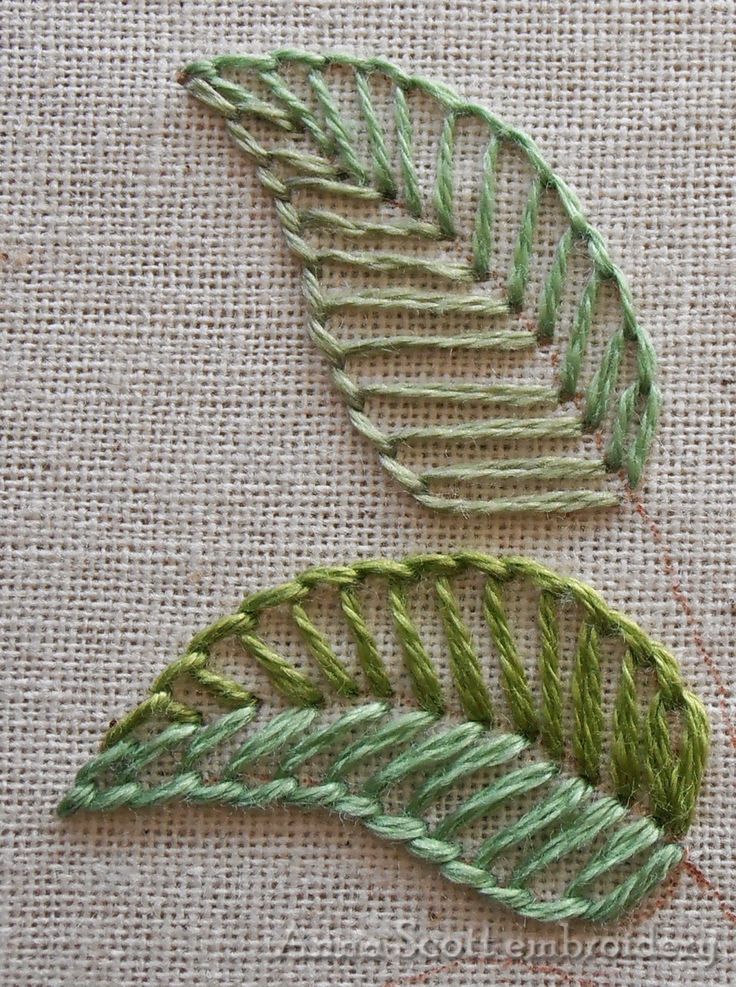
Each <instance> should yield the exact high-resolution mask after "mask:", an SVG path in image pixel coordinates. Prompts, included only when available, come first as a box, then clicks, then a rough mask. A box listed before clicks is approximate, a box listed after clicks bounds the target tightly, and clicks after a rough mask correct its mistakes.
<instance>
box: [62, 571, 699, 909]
mask: <svg viewBox="0 0 736 987" xmlns="http://www.w3.org/2000/svg"><path fill="white" fill-rule="evenodd" d="M422 594H424V595H423V596H422ZM522 598H526V599H527V600H528V602H529V607H530V608H531V610H532V611H535V616H534V618H533V620H534V622H535V623H536V625H537V629H538V634H537V645H536V649H535V657H534V658H533V660H532V659H530V658H528V657H527V655H528V653H529V652H530V651H531V647H530V645H529V640H530V635H529V631H530V627H522V626H519V628H518V629H516V630H515V629H512V620H511V618H510V616H509V614H510V612H511V611H512V609H513V607H514V605H515V604H517V605H518V601H519V600H520V599H522ZM330 614H331V617H330ZM275 616H278V617H279V618H280V620H281V622H282V625H283V626H282V639H283V641H285V642H290V643H291V647H292V649H293V648H294V646H295V642H297V641H298V642H301V646H300V648H299V649H297V654H296V655H293V656H292V655H290V654H287V653H286V650H287V649H286V646H285V645H282V646H277V645H275V644H274V643H273V642H272V641H271V637H272V635H273V631H270V630H268V629H267V628H268V627H269V625H270V621H271V618H273V617H275ZM382 618H387V620H384V621H383V623H382ZM432 618H435V620H436V623H435V625H434V628H435V629H434V631H433V630H432V629H431V626H430V625H431V621H432ZM387 628H390V629H391V634H389V633H388V632H387ZM484 635H485V637H484ZM440 639H441V640H442V641H443V642H444V644H443V646H442V650H441V653H440V658H439V660H438V659H437V658H436V657H434V655H433V652H434V651H437V650H438V641H439V640H440ZM379 640H380V641H382V644H379ZM225 641H229V642H231V643H236V644H237V647H238V651H239V652H240V653H241V654H242V652H243V651H244V652H245V654H246V655H247V657H248V659H249V662H248V672H247V674H246V675H239V678H242V679H243V681H242V682H241V681H235V680H234V679H233V678H231V677H229V676H226V675H225V674H223V672H222V671H221V670H219V666H220V665H221V664H223V663H224V662H225V659H223V658H222V656H221V654H220V652H221V648H222V644H223V642H225ZM571 642H572V647H570V646H569V645H570V643H571ZM609 666H611V667H609ZM612 669H613V671H614V672H616V673H617V674H614V676H613V678H612V679H611V677H610V675H609V673H610V671H611V670H612ZM259 681H260V686H259V685H258V683H259ZM187 683H189V685H190V686H191V685H192V684H194V686H196V688H197V690H198V697H199V698H198V700H197V702H196V704H195V703H192V702H191V701H186V700H185V699H184V698H183V697H182V695H181V691H182V688H183V687H184V686H185V685H186V684H187ZM255 688H257V689H259V692H260V698H259V699H257V698H256V694H255V692H254V691H253V690H254V689H255ZM375 696H378V697H380V700H379V701H376V700H375V699H374V698H373V697H375ZM283 700H286V703H287V705H286V708H284V706H283ZM212 703H214V706H215V710H214V711H213V710H212V708H211V707H212ZM222 707H225V709H226V710H227V711H225V712H223V711H222ZM707 748H708V725H707V720H706V717H705V713H704V710H703V708H702V706H701V704H700V702H699V701H698V699H697V698H696V697H695V696H694V695H693V694H692V693H691V692H689V691H688V690H687V689H686V688H685V686H684V685H683V683H682V680H681V678H680V674H679V670H678V668H677V665H676V663H675V660H674V659H673V658H672V656H671V655H670V654H669V653H668V652H667V651H666V650H665V649H664V648H663V647H662V646H661V645H659V644H656V643H655V642H653V641H651V640H650V639H649V638H648V637H647V636H646V635H645V634H644V633H643V632H642V631H641V630H640V629H639V628H638V627H637V626H636V625H635V624H633V623H632V622H631V621H630V620H628V619H627V618H626V617H624V616H623V615H621V614H619V613H617V612H615V611H613V610H611V609H610V608H609V607H607V606H606V604H605V603H604V602H603V600H602V599H601V598H600V597H599V596H598V595H597V593H595V591H594V590H593V589H591V588H590V587H589V586H586V585H585V584H583V583H580V582H578V581H577V580H574V579H569V578H563V577H560V576H557V575H555V574H554V573H553V572H551V571H549V570H548V569H545V568H544V567H542V566H540V565H538V564H537V563H535V562H532V561H530V560H528V559H523V558H490V557H487V556H482V555H477V554H473V553H462V554H458V555H454V556H446V555H433V556H418V557H414V558H408V559H405V560H404V561H400V562H392V561H387V560H372V561H362V562H357V563H355V564H354V565H350V566H338V567H334V568H317V569H312V570H309V571H307V572H305V573H303V574H302V575H301V576H299V577H297V578H295V579H294V580H292V581H291V582H288V583H286V584H284V585H283V586H278V587H275V588H273V589H267V590H263V591H261V592H258V593H255V594H253V595H252V596H249V597H248V598H247V599H246V600H245V601H244V602H243V604H242V606H241V607H240V609H239V610H238V611H237V613H235V614H233V615H231V616H228V617H225V618H222V619H221V620H219V621H217V622H216V623H215V624H213V625H212V626H211V627H209V628H207V629H206V630H204V631H202V632H201V633H200V634H197V635H196V636H195V637H194V639H193V640H192V641H191V642H190V645H189V647H188V648H187V650H186V652H185V654H184V655H183V656H182V657H180V658H179V659H177V660H176V661H175V662H174V663H173V664H171V665H170V666H169V667H168V668H167V669H166V670H165V671H164V672H163V673H162V674H161V675H159V676H158V678H157V679H156V681H155V682H154V683H153V686H152V687H151V691H150V694H149V696H148V698H147V699H146V700H145V701H144V702H143V703H142V704H141V705H140V706H139V707H137V708H136V709H135V710H133V711H132V712H131V713H129V714H128V715H127V716H126V717H124V718H123V719H122V720H121V721H120V722H119V723H117V724H116V725H115V726H113V727H112V728H111V729H110V731H109V732H108V734H107V737H106V739H105V742H104V744H103V751H102V753H101V754H99V755H98V756H97V757H94V758H93V759H92V760H91V761H90V762H89V763H88V764H87V765H86V766H85V767H83V768H82V770H81V771H80V772H79V773H78V775H77V778H76V781H75V784H74V786H73V788H72V789H71V791H70V792H69V793H68V794H67V796H66V797H65V799H64V800H63V802H62V804H61V806H60V812H61V813H62V814H69V813H72V812H76V811H79V810H92V811H101V810H109V809H114V808H117V807H119V806H131V807H134V808H142V807H146V806H155V805H159V804H161V803H164V802H168V801H172V800H184V801H186V802H189V803H192V804H206V803H210V802H220V803H224V804H227V805H232V806H236V807H241V808H248V807H251V806H263V805H269V804H271V803H275V802H282V803H286V804H290V805H297V806H305V807H310V808H314V807H323V808H326V809H330V810H332V811H335V812H338V813H339V814H340V816H342V817H353V818H355V819H358V820H360V821H361V822H362V823H363V824H364V825H365V826H367V828H368V829H369V830H371V832H373V833H375V834H377V835H379V836H382V837H384V838H387V839H391V840H396V841H400V842H403V843H405V844H406V845H407V847H408V849H409V850H410V851H411V852H412V853H413V854H415V855H417V856H419V857H421V858H422V859H424V860H428V861H430V862H432V863H434V864H435V865H436V866H438V867H439V869H440V870H441V871H442V873H443V874H444V875H445V876H447V877H449V878H450V879H451V880H453V881H456V882H459V883H461V884H467V885H468V886H470V887H472V888H475V889H476V890H477V891H480V892H481V893H482V894H483V895H484V896H486V897H488V898H490V899H491V900H492V901H494V902H498V903H500V904H504V905H506V906H508V907H510V908H512V909H514V910H515V911H516V912H518V913H520V914H521V915H524V916H527V917H531V918H536V919H545V920H560V919H565V918H571V917H583V918H587V919H593V920H606V919H613V918H615V917H617V916H618V915H620V914H621V913H622V912H623V911H625V910H626V909H627V908H629V907H631V906H632V905H633V904H635V903H636V902H637V901H639V900H640V899H641V898H642V897H643V896H644V895H645V894H647V893H648V892H649V891H650V890H651V888H652V887H654V886H655V885H656V884H657V883H659V882H660V881H661V880H663V879H664V877H665V876H666V875H667V874H668V873H669V872H670V870H671V869H672V868H673V867H674V866H675V865H676V864H677V862H678V861H679V860H680V859H681V857H682V854H683V848H682V846H681V845H680V844H679V843H676V842H673V839H674V838H675V837H679V836H681V835H682V834H683V833H684V832H685V830H686V829H687V827H688V825H689V823H690V821H691V819H692V815H693V812H694V809H695V802H696V798H697V795H698V791H699V787H700V782H701V779H702V774H703V770H704V765H705V760H706V755H707ZM157 765H158V766H159V767H160V770H159V769H158V768H157ZM172 765H173V767H172ZM555 882H557V884H558V885H559V886H557V887H556V886H555Z"/></svg>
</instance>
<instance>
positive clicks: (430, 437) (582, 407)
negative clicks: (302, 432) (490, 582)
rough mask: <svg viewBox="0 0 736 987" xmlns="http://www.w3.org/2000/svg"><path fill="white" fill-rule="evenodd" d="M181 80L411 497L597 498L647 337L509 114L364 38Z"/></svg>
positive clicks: (211, 68) (203, 68)
mask: <svg viewBox="0 0 736 987" xmlns="http://www.w3.org/2000/svg"><path fill="white" fill-rule="evenodd" d="M183 81H184V82H185V84H186V86H187V88H188V90H189V91H190V92H191V93H192V94H193V95H194V96H195V97H196V98H197V99H199V100H201V101H202V102H204V103H205V104H207V105H208V106H209V107H211V108H213V109H214V110H216V111H217V112H218V113H220V114H221V115H222V116H223V117H224V118H225V120H226V126H227V129H228V132H229V134H230V136H231V137H232V138H233V140H234V141H235V143H236V144H237V146H238V147H239V148H240V149H241V150H242V151H244V152H245V153H246V154H247V155H248V156H249V157H250V158H251V159H252V160H254V161H255V163H256V166H257V172H258V176H259V178H260V180H261V182H262V184H263V186H264V187H265V189H266V190H267V191H268V192H269V193H270V194H271V195H272V196H273V198H274V201H275V206H276V211H277V213H278V216H279V219H280V221H281V225H282V228H283V232H284V235H285V237H286V240H287V242H288V244H289V247H290V248H291V250H292V251H293V252H294V253H295V254H296V256H297V257H298V259H299V260H300V262H301V264H302V265H303V274H304V292H305V296H306V300H307V304H308V308H309V313H310V315H309V330H310V334H311V336H312V339H313V340H314V342H315V343H316V344H317V346H318V347H319V348H320V349H321V351H322V352H323V353H324V354H325V356H326V357H327V359H328V360H329V362H330V364H331V366H332V376H333V379H334V382H335V385H336V386H337V388H338V390H339V392H340V393H341V395H342V397H343V398H344V400H345V403H346V405H347V408H348V414H349V416H350V419H351V421H352V423H353V425H354V426H355V428H356V429H357V430H358V431H359V432H360V433H361V434H362V435H364V436H365V437H366V438H367V439H368V440H369V441H370V442H372V443H373V445H374V446H375V447H376V449H377V450H378V453H379V456H380V458H381V461H382V463H383V465H384V466H385V467H386V469H387V470H388V471H389V472H390V473H391V474H392V475H393V476H394V477H396V479H397V480H398V481H399V482H400V483H401V484H403V486H404V487H406V489H407V490H409V491H410V492H411V493H412V494H413V495H414V496H415V497H416V498H417V499H418V500H420V501H421V502H422V503H423V504H425V505H426V506H429V507H432V508H437V509H441V510H449V511H457V512H467V511H481V512H486V513H490V512H497V511H509V510H534V511H550V510H559V511H575V510H580V509H584V508H588V507H604V506H611V505H613V504H615V503H616V502H617V499H618V498H617V495H616V493H615V489H614V487H615V480H614V479H613V478H612V477H611V476H610V474H611V473H612V472H615V471H618V470H619V469H622V468H623V469H625V470H626V473H627V477H628V482H629V483H630V484H631V486H636V484H637V483H638V481H639V479H640V476H641V472H642V469H643V466H644V463H645V460H646V458H647V455H648V452H649V449H650V446H651V443H652V440H653V436H654V432H655V427H656V421H657V415H658V408H659V392H658V390H657V387H656V385H655V383H654V374H655V357H654V352H653V349H652V346H651V343H650V341H649V338H648V336H647V334H646V332H645V331H644V329H643V328H642V327H641V326H640V325H639V323H638V321H637V318H636V315H635V312H634V308H633V304H632V300H631V296H630V292H629V289H628V286H627V284H626V281H625V279H624V277H623V274H622V273H621V271H620V270H619V268H618V267H617V266H616V265H615V264H614V263H613V262H612V260H611V258H610V257H609V254H608V252H607V250H606V248H605V245H604V243H603V241H602V238H601V236H600V234H599V233H598V232H597V231H596V230H595V229H594V228H593V227H592V226H591V225H590V224H589V223H588V222H587V220H586V219H585V217H584V216H583V213H582V211H581V208H580V205H579V203H578V201H577V199H576V197H575V195H574V194H573V193H572V191H571V190H570V189H569V188H568V187H567V186H566V185H565V183H564V182H563V181H562V180H561V179H560V178H559V177H558V176H557V175H556V174H554V173H553V171H552V170H551V169H550V168H549V166H548V165H547V164H546V163H545V161H544V160H543V159H542V157H541V155H540V153H539V150H538V149H537V147H536V145H535V144H534V142H533V141H532V140H531V139H530V138H529V137H528V136H527V135H526V134H524V133H522V132H520V131H518V130H516V129H515V128H513V127H511V126H508V125H507V124H504V123H503V122H502V121H500V120H498V119H497V118H496V117H495V116H493V114H491V113H490V112H488V111H487V110H486V109H484V108H483V107H480V106H476V105H475V104H472V103H468V102H465V101H464V100H462V99H460V98H459V97H458V96H457V95H456V94H455V93H453V92H452V91H451V90H449V89H447V88H446V87H444V86H442V85H440V84H437V83H432V82H428V81H426V80H424V79H419V78H415V77H411V76H407V75H405V74H404V73H402V72H401V71H400V70H399V69H397V68H396V67H395V66H393V65H390V64H389V63H387V62H384V61H382V60H381V59H372V60H367V61H365V60H360V59H357V58H352V57H349V56H345V55H332V56H322V55H312V54H306V53H298V52H291V51H286V52H278V53H276V54H274V55H272V56H265V57H260V56H248V55H233V56H230V55H227V56H223V57H221V58H216V59H214V60H213V61H211V62H209V61H203V62H196V63H194V64H192V65H190V66H189V67H188V68H187V69H186V70H185V73H184V76H183ZM223 194H225V193H223ZM227 194H233V193H232V192H228V193H227ZM555 368H557V369H555ZM594 432H595V435H594V434H593V433H594Z"/></svg>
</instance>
